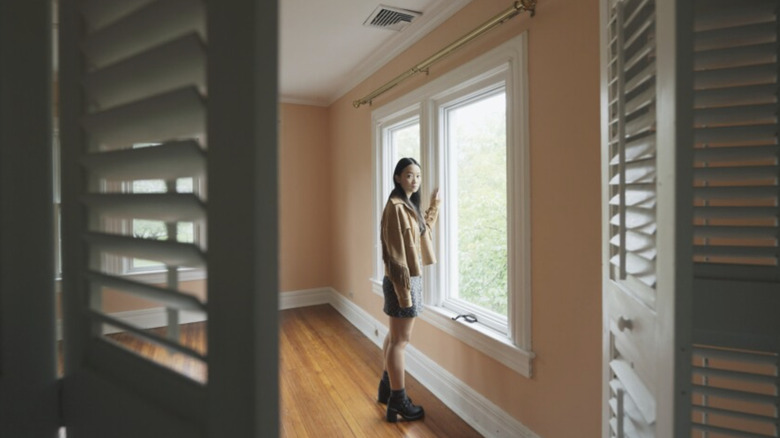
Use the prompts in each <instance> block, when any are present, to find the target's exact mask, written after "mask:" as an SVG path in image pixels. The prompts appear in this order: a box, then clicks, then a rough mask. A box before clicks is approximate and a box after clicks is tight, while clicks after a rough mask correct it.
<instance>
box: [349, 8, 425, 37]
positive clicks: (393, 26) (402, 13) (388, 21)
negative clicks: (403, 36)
mask: <svg viewBox="0 0 780 438" xmlns="http://www.w3.org/2000/svg"><path fill="white" fill-rule="evenodd" d="M420 15H422V14H421V13H420V12H417V11H410V10H408V9H401V8H394V7H391V6H385V5H379V6H378V7H377V8H376V9H374V12H372V13H371V15H369V16H368V18H366V21H364V22H363V26H368V27H379V28H382V29H390V30H396V31H399V30H403V29H404V28H405V27H406V26H408V25H409V24H411V22H412V20H414V19H415V18H417V17H419V16H420Z"/></svg>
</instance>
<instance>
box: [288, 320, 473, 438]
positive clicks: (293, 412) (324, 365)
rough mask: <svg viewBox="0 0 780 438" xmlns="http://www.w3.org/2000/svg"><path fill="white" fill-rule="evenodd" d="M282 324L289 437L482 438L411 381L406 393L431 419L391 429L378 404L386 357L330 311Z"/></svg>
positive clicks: (411, 379) (396, 425) (408, 378)
mask: <svg viewBox="0 0 780 438" xmlns="http://www.w3.org/2000/svg"><path fill="white" fill-rule="evenodd" d="M280 319H281V323H280V324H281V327H280V360H281V363H280V370H281V376H280V389H281V399H282V403H281V411H282V414H281V417H282V422H281V429H282V433H281V436H283V437H315V436H316V437H348V436H352V437H448V438H449V437H453V438H454V437H464V438H468V437H479V436H481V435H480V434H479V433H477V432H476V431H475V430H474V429H473V428H471V426H469V425H468V424H466V423H465V422H464V421H463V420H461V419H460V417H458V416H457V415H455V414H454V413H453V412H452V411H451V410H450V409H448V408H447V407H446V406H444V404H443V403H442V402H441V401H439V399H437V398H436V397H434V396H433V394H431V393H430V392H429V391H428V390H426V389H425V388H423V387H422V385H420V384H419V382H417V380H415V379H414V378H412V377H411V376H409V375H408V374H407V377H406V389H407V391H408V393H409V394H410V396H411V397H412V398H413V399H414V402H415V403H417V404H421V405H423V406H424V407H425V414H426V415H425V418H424V419H423V420H420V421H413V422H399V423H396V424H392V423H387V422H386V421H385V405H382V404H379V403H377V401H376V389H377V384H378V383H379V377H380V375H381V371H382V352H381V350H379V349H378V348H377V347H376V346H375V345H374V344H373V343H372V342H371V341H370V340H369V339H367V338H366V337H365V336H364V335H363V334H362V333H361V332H360V331H359V330H357V329H356V328H355V327H353V326H352V325H351V324H350V323H349V322H348V321H347V320H346V319H344V318H343V317H342V316H341V315H340V314H339V313H338V312H337V311H336V310H335V309H333V308H332V307H330V306H329V305H322V306H313V307H303V308H298V309H290V310H285V311H282V312H281V313H280Z"/></svg>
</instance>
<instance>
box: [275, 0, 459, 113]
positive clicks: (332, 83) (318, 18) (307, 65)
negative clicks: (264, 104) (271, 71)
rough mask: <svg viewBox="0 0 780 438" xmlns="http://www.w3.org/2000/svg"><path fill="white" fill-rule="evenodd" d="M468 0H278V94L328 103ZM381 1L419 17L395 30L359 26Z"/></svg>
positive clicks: (287, 99)
mask: <svg viewBox="0 0 780 438" xmlns="http://www.w3.org/2000/svg"><path fill="white" fill-rule="evenodd" d="M470 1H471V0H326V1H313V0H280V1H279V9H280V13H279V15H280V18H279V20H280V21H279V25H280V31H279V32H280V34H279V94H280V99H281V100H282V101H283V102H291V103H302V104H309V105H322V106H326V105H329V104H331V103H333V102H334V101H335V100H336V99H338V98H340V97H341V96H342V95H344V93H346V92H347V91H349V90H350V89H352V88H353V87H354V86H355V85H357V84H359V83H360V82H361V81H363V80H364V79H366V78H367V77H368V76H370V75H371V74H372V73H374V72H375V71H377V70H378V69H379V68H380V67H382V66H383V65H384V64H385V63H387V62H388V61H390V60H391V59H392V58H393V57H395V56H396V55H398V54H400V53H401V52H402V51H403V50H405V49H406V48H408V47H409V46H411V45H412V44H413V43H415V42H416V41H417V40H419V39H420V38H422V37H423V36H424V35H425V34H427V33H428V32H430V31H431V30H433V29H434V28H435V27H436V26H438V25H439V24H441V23H442V22H443V21H444V20H446V19H447V18H449V17H450V16H452V14H454V13H455V12H457V11H458V10H460V9H461V8H462V7H463V6H465V5H466V4H468V3H469V2H470ZM380 4H381V5H384V6H388V7H392V8H403V9H410V10H413V11H419V12H422V16H420V17H418V18H417V19H415V20H414V21H412V24H411V25H409V26H408V27H406V29H404V30H402V31H400V32H396V31H393V30H388V29H380V28H373V27H366V26H363V22H364V21H366V18H368V17H369V15H371V13H372V12H373V11H374V9H376V8H377V6H379V5H380ZM419 61H422V59H420V60H419ZM409 67H410V68H411V67H412V66H411V65H410V66H409ZM402 72H403V70H402V71H399V72H398V73H399V74H400V73H402ZM358 97H359V96H358Z"/></svg>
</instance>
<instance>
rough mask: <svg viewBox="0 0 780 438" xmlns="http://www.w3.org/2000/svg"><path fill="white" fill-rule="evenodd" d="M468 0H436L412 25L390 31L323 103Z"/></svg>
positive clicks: (399, 50) (460, 7) (334, 97)
mask: <svg viewBox="0 0 780 438" xmlns="http://www.w3.org/2000/svg"><path fill="white" fill-rule="evenodd" d="M469 3H471V0H438V1H437V2H436V3H435V4H434V5H433V6H432V7H431V8H430V10H427V11H424V13H423V15H422V16H421V17H419V18H418V19H417V20H415V25H413V26H409V28H407V29H406V30H404V31H403V32H399V33H397V34H395V35H393V36H392V37H391V38H390V39H388V40H387V41H385V42H384V43H383V44H382V45H381V46H379V47H378V48H377V49H376V50H374V53H373V55H371V56H369V57H368V58H366V59H364V60H363V61H361V62H360V63H359V64H358V65H356V66H355V68H353V69H352V71H351V72H350V73H349V74H348V75H347V77H346V78H345V79H346V80H345V81H344V83H343V84H342V86H341V87H339V88H338V89H337V90H336V92H335V93H333V94H332V95H331V96H330V99H328V103H327V105H330V104H332V103H333V102H335V101H336V100H338V99H340V98H341V97H342V96H344V95H345V94H346V93H348V92H349V91H350V90H352V89H353V88H355V87H356V86H357V85H358V84H360V83H361V82H363V81H364V80H366V79H368V77H369V76H371V75H372V74H374V73H376V72H377V71H378V70H379V69H380V68H382V67H384V65H385V64H387V63H388V62H390V61H391V60H392V59H393V58H395V57H396V56H398V55H400V54H401V53H403V51H404V50H406V49H408V48H409V47H411V46H412V45H413V44H414V43H416V42H417V41H419V40H420V39H422V37H424V36H425V35H427V34H428V33H430V32H431V31H432V30H434V29H436V28H437V27H439V25H440V24H442V23H444V22H445V21H447V19H448V18H450V17H452V16H453V15H455V13H456V12H458V11H459V10H461V9H463V7H464V6H466V5H467V4H469ZM401 73H402V71H399V72H398V74H401Z"/></svg>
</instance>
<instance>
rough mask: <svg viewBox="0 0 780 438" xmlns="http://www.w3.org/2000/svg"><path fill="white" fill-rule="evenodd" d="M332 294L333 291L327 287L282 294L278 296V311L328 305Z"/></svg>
mask: <svg viewBox="0 0 780 438" xmlns="http://www.w3.org/2000/svg"><path fill="white" fill-rule="evenodd" d="M332 293H333V289H331V288H329V287H321V288H316V289H303V290H296V291H291V292H282V293H280V294H279V310H285V309H294V308H296V307H307V306H316V305H319V304H329V303H330V297H331V295H332Z"/></svg>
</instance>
